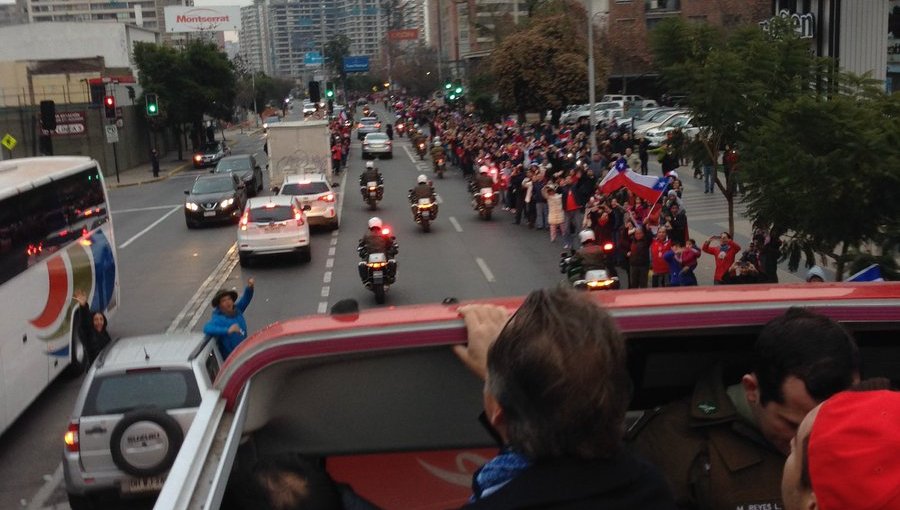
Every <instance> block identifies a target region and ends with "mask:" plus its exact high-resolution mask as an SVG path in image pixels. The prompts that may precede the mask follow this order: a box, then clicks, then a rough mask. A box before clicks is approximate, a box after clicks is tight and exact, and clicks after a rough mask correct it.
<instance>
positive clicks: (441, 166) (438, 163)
mask: <svg viewBox="0 0 900 510" xmlns="http://www.w3.org/2000/svg"><path fill="white" fill-rule="evenodd" d="M440 146H441V141H440V139H438V138H437V137H435V138H434V147H435V148H438V147H440ZM431 154H432V156H434V152H432V153H431ZM446 160H447V156H446V154H444V153H443V151H441V155H440V156H434V173H435V174H437V176H438V179H443V178H444V170H445V169H446V168H447V161H446Z"/></svg>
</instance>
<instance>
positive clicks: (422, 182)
mask: <svg viewBox="0 0 900 510" xmlns="http://www.w3.org/2000/svg"><path fill="white" fill-rule="evenodd" d="M422 198H427V199H429V200H431V204H432V206H431V214H432V219H434V218H437V212H438V206H437V196H436V195H435V193H434V186H432V185H431V183H430V182H428V177H426V176H425V174H420V175H419V177H417V178H416V185H415V187H414V188H412V189H411V190H409V203H410V209H412V215H413V219H414V220H415V219H416V208H417V207H418V205H417V204H418V203H419V199H422Z"/></svg>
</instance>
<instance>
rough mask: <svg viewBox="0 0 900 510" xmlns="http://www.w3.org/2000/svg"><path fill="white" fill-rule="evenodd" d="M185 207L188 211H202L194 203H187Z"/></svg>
mask: <svg viewBox="0 0 900 510" xmlns="http://www.w3.org/2000/svg"><path fill="white" fill-rule="evenodd" d="M184 207H185V209H187V210H188V211H196V210H198V209H200V206H199V205H197V204H195V203H193V202H185V204H184Z"/></svg>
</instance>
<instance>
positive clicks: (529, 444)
mask: <svg viewBox="0 0 900 510" xmlns="http://www.w3.org/2000/svg"><path fill="white" fill-rule="evenodd" d="M460 313H461V314H462V316H463V318H464V320H465V323H466V328H467V330H468V336H469V343H468V345H467V346H462V345H458V346H456V347H454V351H455V352H456V354H457V355H458V356H459V358H460V359H461V360H462V361H463V363H464V364H465V365H466V366H467V367H469V369H471V370H472V371H473V372H474V373H475V374H476V375H478V376H479V377H480V378H482V379H483V380H484V381H485V384H484V412H485V417H486V421H487V423H488V424H489V425H490V428H491V429H493V431H495V432H496V435H497V436H498V437H499V438H500V439H501V440H502V449H501V451H500V454H499V455H498V456H497V457H494V458H493V459H492V460H490V461H489V462H488V463H487V464H485V465H484V466H483V467H482V468H481V469H479V470H478V472H476V474H475V476H474V479H473V482H472V487H473V495H472V499H471V501H470V503H469V505H467V506H466V508H471V509H479V508H491V509H505V508H566V509H591V510H595V509H598V508H604V509H616V510H625V509H638V508H640V509H643V510H657V509H660V510H661V509H674V508H675V505H674V503H673V501H672V496H671V494H670V493H669V491H668V489H667V488H666V485H665V481H664V480H663V479H662V477H661V476H660V475H659V473H658V472H657V471H656V470H655V469H654V468H652V467H651V466H649V465H648V464H646V463H645V462H643V461H640V460H638V459H637V458H635V457H634V456H632V455H631V454H630V453H628V452H627V451H626V450H625V448H624V447H623V445H622V442H621V437H622V435H623V432H624V422H625V411H626V410H627V408H628V401H629V398H630V397H629V395H630V382H629V376H628V371H627V368H626V363H625V361H626V360H625V358H626V352H625V341H624V339H623V337H622V334H621V333H620V332H619V330H618V329H617V328H616V326H615V323H614V322H613V319H612V318H611V317H610V316H609V315H608V314H607V313H606V312H605V311H604V310H602V309H601V308H599V307H598V306H597V305H596V304H595V303H594V302H593V301H591V300H590V298H589V297H588V296H587V295H585V294H580V293H577V292H575V291H573V290H569V289H562V288H559V289H554V290H539V291H535V292H532V293H531V294H530V295H529V296H528V297H527V298H526V299H525V302H524V303H523V304H522V306H521V307H520V308H519V310H518V311H517V312H516V313H515V315H513V316H512V318H510V319H509V320H508V321H507V318H508V314H507V312H506V309H505V308H502V307H499V306H493V305H468V306H463V307H461V308H460Z"/></svg>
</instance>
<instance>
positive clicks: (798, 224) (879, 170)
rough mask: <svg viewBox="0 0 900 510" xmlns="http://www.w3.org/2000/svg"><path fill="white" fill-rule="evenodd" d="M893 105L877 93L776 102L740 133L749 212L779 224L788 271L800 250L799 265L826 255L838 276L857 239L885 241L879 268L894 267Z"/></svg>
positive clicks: (897, 157)
mask: <svg viewBox="0 0 900 510" xmlns="http://www.w3.org/2000/svg"><path fill="white" fill-rule="evenodd" d="M870 93H871V89H870ZM878 96H881V97H878ZM898 106H900V100H898V99H896V98H893V97H887V96H884V94H881V93H880V92H877V93H875V96H874V97H871V98H862V97H860V94H859V93H857V94H854V95H847V94H836V95H832V96H831V97H829V98H828V99H827V100H822V98H820V97H815V96H812V95H810V96H807V97H801V98H797V99H791V100H782V101H780V102H779V103H778V104H777V105H776V106H775V108H774V109H773V111H772V113H771V115H769V116H768V117H767V118H765V120H763V122H762V123H761V124H760V125H759V126H757V127H755V128H753V129H752V130H750V132H749V133H747V136H746V141H747V143H746V148H745V149H744V159H743V161H744V163H742V165H743V166H742V169H741V172H745V173H746V176H747V183H748V192H747V199H746V202H747V207H748V213H749V215H750V217H751V218H752V219H753V221H755V222H757V223H759V224H762V225H771V226H772V229H773V231H776V232H785V234H786V242H785V243H784V247H785V252H786V254H787V256H788V260H789V268H790V269H791V270H796V269H797V268H798V266H799V264H800V259H801V257H802V256H803V255H804V254H805V255H806V259H807V260H806V265H807V266H811V265H812V264H813V262H814V256H813V255H814V254H819V255H824V256H827V257H830V258H831V259H833V260H834V261H835V265H836V273H837V279H838V280H841V279H842V278H843V276H844V268H845V266H846V265H847V264H848V263H851V262H852V260H853V259H854V258H859V257H864V258H865V257H866V256H868V254H866V253H864V252H862V251H861V250H860V248H861V247H862V246H864V245H866V244H874V245H880V246H882V247H883V249H886V251H887V252H888V254H891V256H889V257H884V258H886V259H890V261H889V262H888V263H887V266H888V267H891V266H894V267H896V264H893V263H892V262H893V259H894V256H896V247H897V240H898V237H900V236H897V233H898V232H900V202H898V201H897V200H896V190H897V189H898V188H900V171H898V168H900V145H898V141H900V140H898V138H900V135H898V133H900V131H898V128H900V121H898V120H897V119H898V117H896V116H894V115H893V114H894V113H897V107H898ZM870 258H872V259H873V260H874V259H877V257H870ZM881 262H882V263H885V260H882V261H881Z"/></svg>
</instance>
